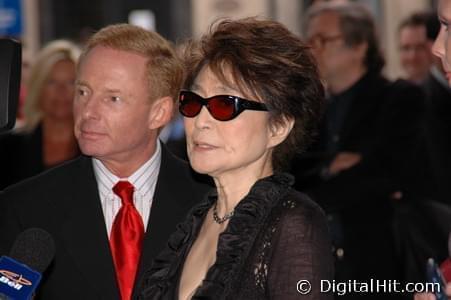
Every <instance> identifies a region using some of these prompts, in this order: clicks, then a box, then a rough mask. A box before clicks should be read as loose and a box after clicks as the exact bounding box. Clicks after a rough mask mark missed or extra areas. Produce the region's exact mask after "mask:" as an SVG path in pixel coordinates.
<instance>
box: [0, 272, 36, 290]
mask: <svg viewBox="0 0 451 300" xmlns="http://www.w3.org/2000/svg"><path fill="white" fill-rule="evenodd" d="M0 275H2V276H1V277H0V283H4V284H7V285H8V286H10V287H12V288H14V289H16V290H18V291H19V290H20V289H21V288H22V287H23V286H24V285H32V282H31V281H30V280H28V279H26V278H24V277H23V276H22V274H16V273H14V272H11V271H8V270H0Z"/></svg>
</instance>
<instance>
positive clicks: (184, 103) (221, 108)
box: [179, 91, 268, 121]
mask: <svg viewBox="0 0 451 300" xmlns="http://www.w3.org/2000/svg"><path fill="white" fill-rule="evenodd" d="M204 105H205V106H206V107H207V109H208V111H209V112H210V115H211V116H212V117H213V118H215V119H216V120H218V121H229V120H232V119H234V118H236V117H237V116H238V115H239V114H240V113H242V112H243V111H244V110H246V109H249V110H259V111H268V108H267V107H266V105H265V104H264V103H261V102H257V101H251V100H246V99H243V98H240V97H237V96H230V95H216V96H213V97H210V98H203V97H201V96H199V95H198V94H196V93H193V92H189V91H182V92H180V97H179V111H180V113H181V114H182V115H183V116H185V117H187V118H194V117H195V116H197V115H198V114H199V113H200V111H201V110H202V106H204Z"/></svg>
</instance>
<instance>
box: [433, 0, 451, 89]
mask: <svg viewBox="0 0 451 300" xmlns="http://www.w3.org/2000/svg"><path fill="white" fill-rule="evenodd" d="M437 13H438V17H439V20H440V23H441V25H440V32H439V35H438V36H437V39H436V40H435V42H434V46H433V47H432V51H433V53H434V54H435V55H437V56H438V57H440V59H441V61H442V65H443V69H444V71H445V75H446V78H447V79H448V82H449V84H450V85H451V32H450V28H449V24H450V23H451V0H439V2H438V9H437Z"/></svg>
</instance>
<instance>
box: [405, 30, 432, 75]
mask: <svg viewBox="0 0 451 300" xmlns="http://www.w3.org/2000/svg"><path fill="white" fill-rule="evenodd" d="M431 47H432V43H431V42H429V41H428V39H427V37H426V28H425V27H424V26H406V27H403V28H402V29H401V31H400V32H399V49H400V59H401V66H402V67H403V69H404V71H405V72H406V74H407V78H408V79H409V80H412V81H415V82H421V81H423V80H424V79H425V78H426V76H427V74H428V73H429V69H430V68H431V65H432V52H431Z"/></svg>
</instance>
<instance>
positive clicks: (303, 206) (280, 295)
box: [268, 197, 333, 300]
mask: <svg viewBox="0 0 451 300" xmlns="http://www.w3.org/2000/svg"><path fill="white" fill-rule="evenodd" d="M286 206H288V207H286V210H285V213H284V214H283V215H282V216H281V219H280V222H279V227H278V229H277V233H276V234H275V236H274V245H273V252H272V258H271V263H270V267H269V272H268V292H269V298H270V299H284V300H285V299H315V300H323V299H324V300H326V299H332V297H333V295H332V294H330V293H321V292H320V283H321V280H332V278H333V259H332V253H331V244H330V239H329V231H328V227H327V222H326V218H325V215H324V213H323V212H322V211H321V209H320V208H319V207H318V206H317V205H316V204H314V203H313V202H312V201H310V200H309V199H306V198H304V197H300V200H299V201H293V202H292V201H291V200H290V201H288V202H287V203H286ZM300 280H307V281H308V282H309V284H310V285H311V291H310V292H309V293H306V294H305V295H303V294H301V293H299V292H298V290H297V284H298V282H299V281H300ZM301 288H308V284H305V285H303V286H301Z"/></svg>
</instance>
